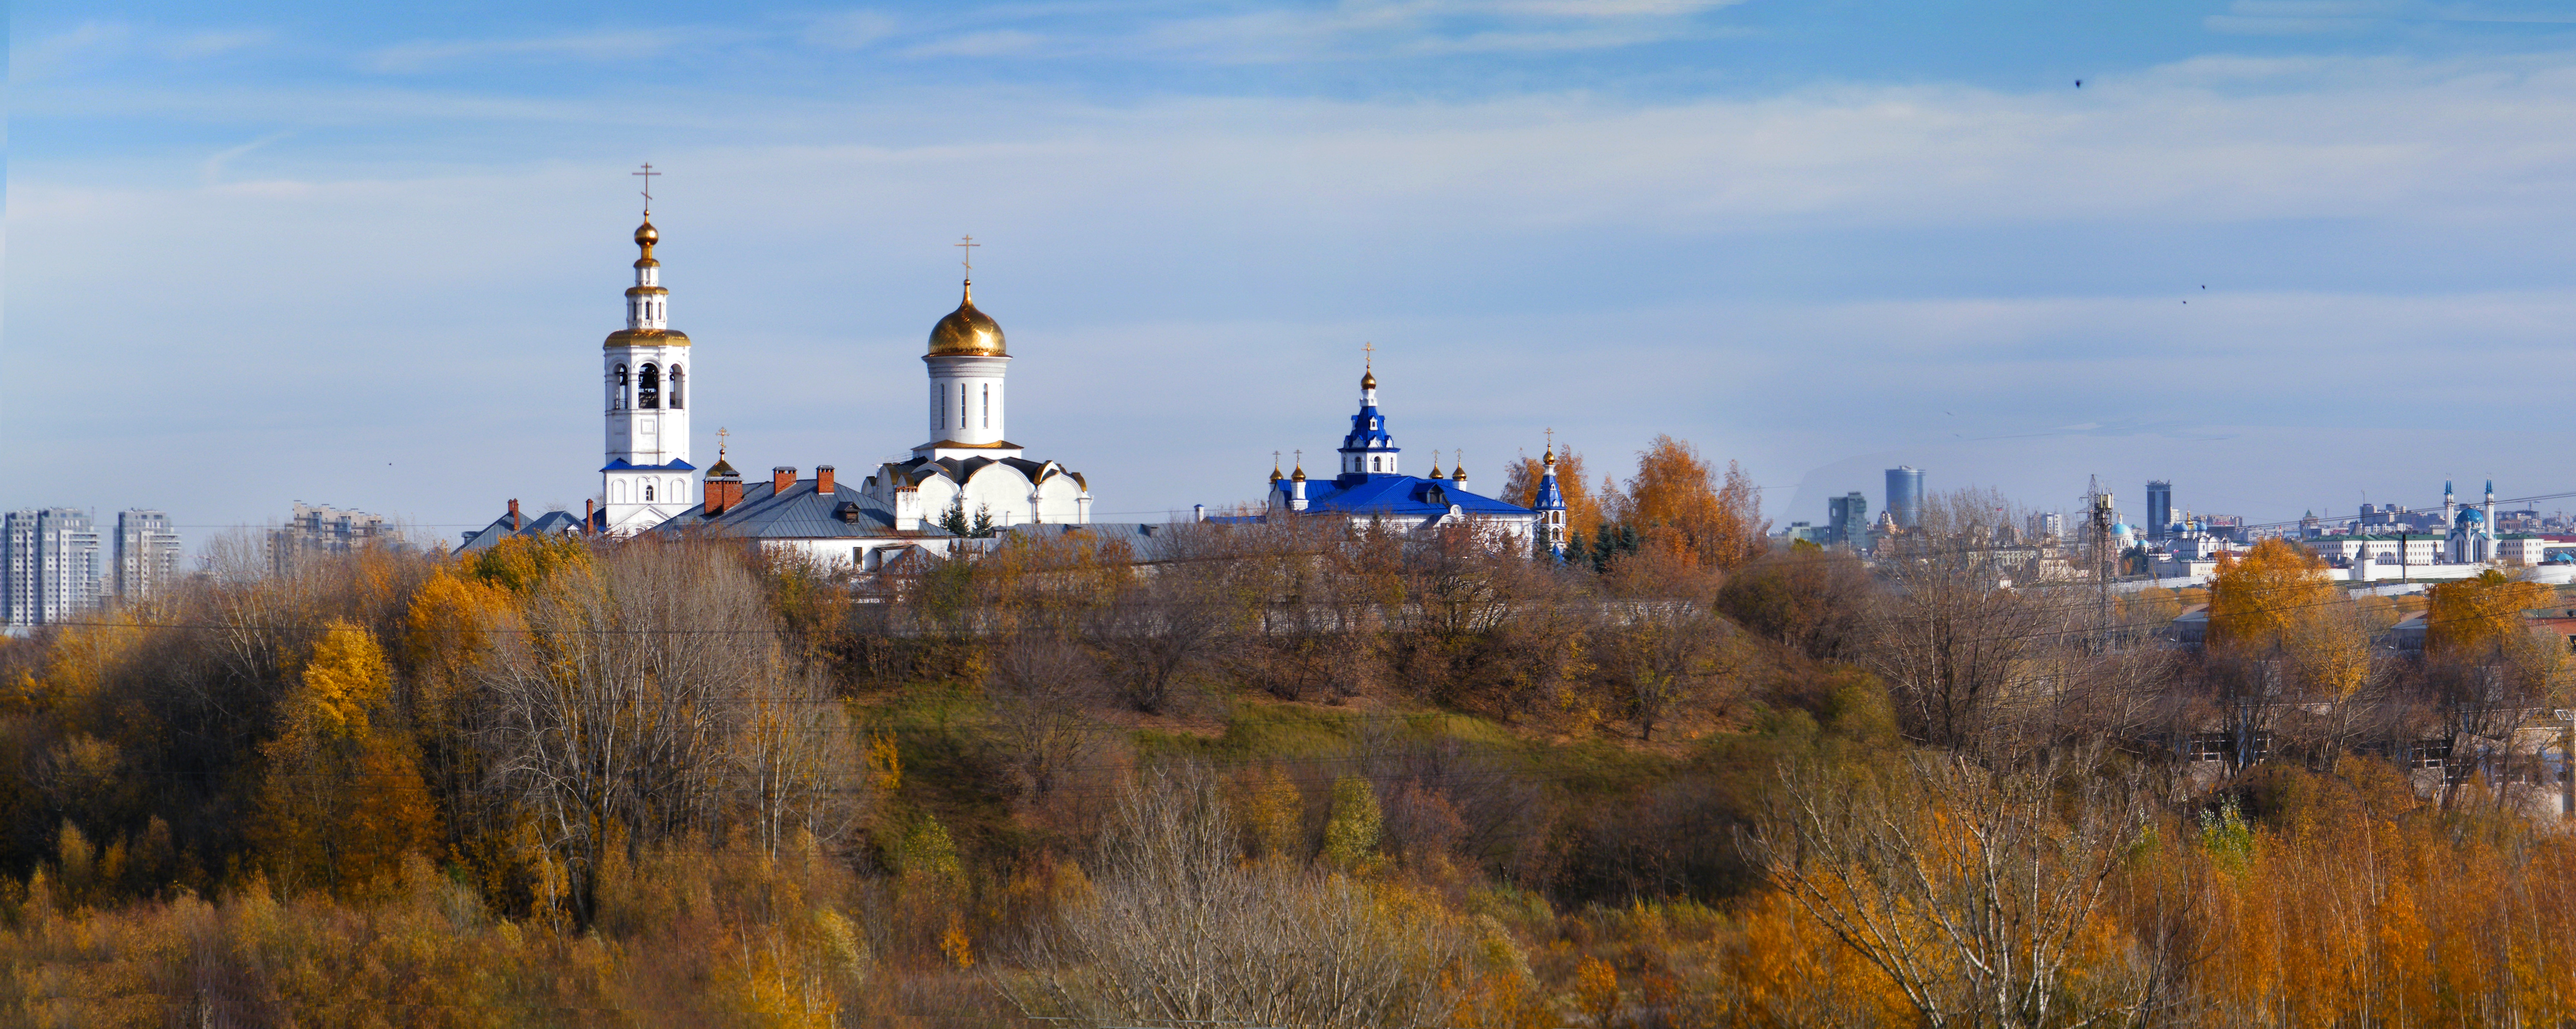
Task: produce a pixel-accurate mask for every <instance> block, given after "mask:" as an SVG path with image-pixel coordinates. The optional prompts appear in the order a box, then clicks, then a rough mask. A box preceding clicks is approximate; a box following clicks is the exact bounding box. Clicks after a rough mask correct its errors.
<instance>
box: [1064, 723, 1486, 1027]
mask: <svg viewBox="0 0 2576 1029" xmlns="http://www.w3.org/2000/svg"><path fill="white" fill-rule="evenodd" d="M1240 855H1241V844H1240V837H1239V835H1238V833H1237V830H1236V827H1235V824H1234V821H1233V819H1232V818H1231V817H1230V816H1229V815H1228V813H1227V811H1226V808H1225V804H1224V801H1223V800H1222V798H1221V796H1220V791H1219V789H1218V786H1217V781H1216V779H1215V777H1214V776H1212V775H1210V774H1208V773H1207V772H1206V771H1204V770H1200V769H1181V770H1170V771H1167V770H1153V771H1147V772H1145V773H1143V774H1142V775H1141V776H1140V777H1139V778H1138V780H1137V781H1136V782H1135V783H1134V784H1133V786H1132V787H1131V788H1130V789H1129V790H1128V791H1127V792H1126V793H1125V794H1124V795H1123V796H1122V797H1121V798H1120V799H1119V801H1118V805H1117V807H1116V808H1115V810H1114V811H1113V812H1112V813H1111V815H1110V819H1109V824H1108V825H1107V826H1106V827H1104V829H1103V832H1102V835H1101V840H1100V846H1099V852H1098V854H1097V855H1096V856H1095V857H1094V859H1093V860H1092V861H1091V862H1090V863H1089V868H1090V872H1091V876H1090V878H1091V883H1092V895H1091V897H1090V898H1089V899H1088V900H1087V901H1085V902H1082V903H1078V904H1076V905H1074V906H1072V907H1071V908H1070V909H1069V910H1067V911H1065V912H1063V913H1062V914H1061V916H1060V917H1059V919H1058V920H1057V922H1056V924H1055V925H1054V926H1053V927H1052V928H1051V929H1050V930H1049V931H1047V932H1045V933H1043V934H1042V935H1041V936H1040V937H1039V938H1038V939H1037V940H1036V941H1035V942H1034V943H1033V944H1032V946H1031V948H1030V952H1029V954H1028V961H1027V962H1026V967H1027V973H1026V975H1025V976H1024V977H1022V978H1020V979H1019V980H1018V982H1017V983H1016V985H1017V986H1018V989H1017V990H1016V991H1015V995H1017V996H1019V997H1020V999H1021V1000H1022V1001H1023V1003H1024V1005H1027V1006H1030V1007H1032V1008H1035V1009H1039V1010H1043V1011H1045V1012H1047V1013H1049V1014H1051V1015H1055V1016H1058V1017H1066V1018H1070V1019H1073V1020H1074V1021H1076V1022H1078V1023H1080V1024H1085V1025H1137V1024H1157V1023H1164V1022H1232V1023H1235V1024H1240V1025H1295V1026H1312V1027H1317V1029H1341V1027H1350V1029H1360V1027H1379V1026H1415V1025H1430V1024H1439V1023H1440V1022H1441V1020H1442V1019H1443V1018H1444V1017H1445V1016H1446V1014H1447V1011H1446V1010H1445V1009H1444V1008H1443V1007H1442V1006H1441V1005H1440V1004H1439V1003H1438V998H1439V981H1440V977H1441V975H1442V973H1443V972H1444V971H1448V970H1451V969H1452V968H1453V966H1455V965H1457V964H1458V960H1457V959H1458V957H1459V956H1460V954H1461V952H1462V945H1461V943H1460V940H1461V939H1462V935H1461V934H1460V933H1459V932H1458V931H1457V930H1456V927H1454V926H1450V925H1446V924H1442V923H1438V922H1426V921H1425V920H1422V919H1419V918H1415V919H1403V920H1399V919H1398V918H1396V917H1395V916H1394V915H1393V914H1392V913H1390V912H1389V911H1387V910H1386V909H1385V906H1384V905H1383V904H1381V903H1379V902H1378V900H1377V899H1376V898H1375V897H1373V896H1372V895H1371V894H1370V892H1369V890H1368V889H1367V888H1366V887H1365V886H1362V885H1361V884H1359V883H1356V882H1354V881H1352V880H1350V879H1347V878H1344V877H1340V876H1322V875H1317V874H1315V873H1312V872H1310V871H1307V870H1304V869H1300V868H1296V867H1293V866H1292V865H1290V864H1289V863H1286V862H1280V861H1265V862H1260V863H1258V864H1253V865H1246V864H1245V863H1244V862H1243V861H1242V860H1241V859H1240Z"/></svg>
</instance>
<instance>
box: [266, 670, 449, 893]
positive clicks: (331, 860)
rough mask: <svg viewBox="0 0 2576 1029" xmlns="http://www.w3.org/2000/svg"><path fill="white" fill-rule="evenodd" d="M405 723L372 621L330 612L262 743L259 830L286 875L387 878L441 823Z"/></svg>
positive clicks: (346, 883)
mask: <svg viewBox="0 0 2576 1029" xmlns="http://www.w3.org/2000/svg"><path fill="white" fill-rule="evenodd" d="M404 729H405V727H404V726H402V725H401V724H400V723H399V721H398V720H397V719H396V718H395V717H394V710H393V667H392V665H391V663H390V662H388V661H386V659H385V654H384V650H383V649H382V648H381V647H380V646H378V645H377V643H376V638H375V636H374V635H373V634H372V633H369V632H368V631H367V630H365V629H362V628H359V627H357V626H355V625H351V624H349V623H347V622H343V621H336V620H335V621H333V622H331V623H330V625H329V627H328V628H327V629H325V630H324V632H323V635H322V638H321V640H320V641H319V642H317V643H315V644H314V647H313V650H312V654H311V656H309V657H308V658H307V659H306V660H305V662H304V667H303V669H302V671H301V672H300V673H299V674H298V675H297V676H296V681H295V685H294V687H293V689H292V690H291V691H290V692H289V693H288V694H287V696H286V699H285V700H284V701H283V702H282V703H280V705H279V712H278V732H277V735H276V737H275V738H273V739H272V740H270V741H269V743H268V744H267V745H266V746H264V747H262V748H261V753H262V756H264V757H265V758H266V759H267V763H268V769H267V778H266V781H265V782H264V783H263V785H262V787H261V789H260V793H259V807H260V831H259V834H258V835H259V836H260V837H261V838H262V839H264V840H265V841H266V843H267V849H268V854H269V859H270V861H271V862H272V863H273V864H274V865H275V867H276V868H277V870H278V872H279V873H280V874H281V875H283V876H285V877H286V878H288V879H289V880H290V881H297V882H305V883H314V884H319V885H323V886H328V887H331V888H334V889H351V888H360V887H364V886H366V885H368V884H372V883H375V882H378V881H382V880H384V879H386V878H387V877H389V876H391V875H392V874H393V873H394V872H395V871H396V870H398V869H399V868H400V866H401V863H402V859H403V856H404V855H406V854H410V853H414V852H417V851H420V850H422V849H425V848H426V847H427V845H428V844H429V842H430V840H431V838H432V834H433V833H434V832H435V825H434V822H435V814H434V810H433V808H432V806H431V803H430V798H429V791H428V789H427V786H426V784H424V783H423V782H422V781H421V778H420V772H419V768H418V766H417V764H416V763H415V760H414V758H413V755H412V751H411V747H410V739H409V737H408V735H406V733H405V731H404Z"/></svg>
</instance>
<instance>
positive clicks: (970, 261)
mask: <svg viewBox="0 0 2576 1029" xmlns="http://www.w3.org/2000/svg"><path fill="white" fill-rule="evenodd" d="M948 245H949V246H952V247H957V248H958V251H957V252H958V253H960V254H964V255H965V256H964V257H962V258H959V259H958V262H957V263H959V264H963V265H965V266H966V277H967V278H970V279H971V278H974V277H975V251H974V248H975V247H980V246H983V245H984V244H981V243H978V242H975V237H973V236H968V237H966V242H963V243H951V244H948Z"/></svg>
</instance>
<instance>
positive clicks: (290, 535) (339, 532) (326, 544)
mask: <svg viewBox="0 0 2576 1029" xmlns="http://www.w3.org/2000/svg"><path fill="white" fill-rule="evenodd" d="M402 542H403V540H402V535H401V534H400V533H398V532H396V531H394V528H393V526H391V525H388V524H386V522H385V516H383V515H380V514H369V513H367V512H365V511H347V510H342V509H339V508H336V507H326V506H322V505H318V504H306V503H305V502H303V501H301V500H299V501H296V502H295V516H294V517H293V518H290V519H288V520H287V522H286V524H284V525H281V526H278V527H277V528H275V529H272V530H269V533H268V564H269V568H270V569H271V570H272V571H275V572H277V573H279V574H281V575H282V574H285V572H286V571H287V569H289V568H291V567H293V566H294V564H295V562H296V561H297V560H298V559H300V558H303V557H305V556H307V555H314V554H346V553H349V552H350V551H353V550H360V549H364V548H365V547H366V546H367V545H368V544H370V543H380V544H384V545H388V546H393V545H399V544H401V543H402Z"/></svg>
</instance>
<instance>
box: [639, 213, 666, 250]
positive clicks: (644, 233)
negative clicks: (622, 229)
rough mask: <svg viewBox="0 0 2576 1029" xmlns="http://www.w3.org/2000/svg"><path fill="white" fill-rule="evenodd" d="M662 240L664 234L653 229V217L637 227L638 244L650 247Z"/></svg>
mask: <svg viewBox="0 0 2576 1029" xmlns="http://www.w3.org/2000/svg"><path fill="white" fill-rule="evenodd" d="M661 241H662V234H661V233H659V232H656V231H654V230H653V222H652V220H651V219H649V218H648V219H646V220H645V222H644V224H642V225H638V226H636V227H635V245H636V246H639V247H649V246H652V245H653V244H655V243H659V242H661Z"/></svg>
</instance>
